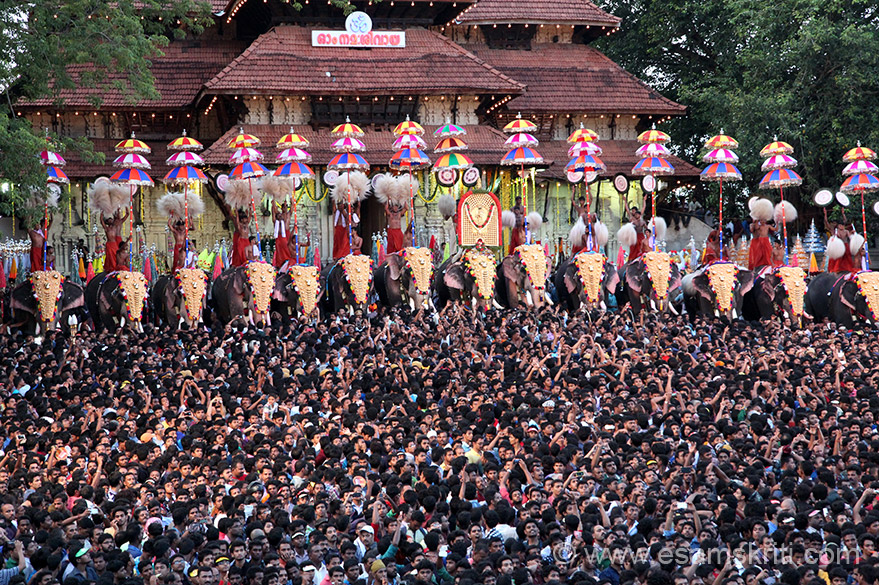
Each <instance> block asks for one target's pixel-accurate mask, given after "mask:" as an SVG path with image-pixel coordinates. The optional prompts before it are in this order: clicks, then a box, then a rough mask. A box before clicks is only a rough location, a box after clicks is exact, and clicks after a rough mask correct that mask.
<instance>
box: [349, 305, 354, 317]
mask: <svg viewBox="0 0 879 585" xmlns="http://www.w3.org/2000/svg"><path fill="white" fill-rule="evenodd" d="M348 314H349V315H351V316H352V317H353V316H354V307H353V306H351V305H348Z"/></svg>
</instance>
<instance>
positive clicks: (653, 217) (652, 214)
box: [650, 177, 656, 252]
mask: <svg viewBox="0 0 879 585" xmlns="http://www.w3.org/2000/svg"><path fill="white" fill-rule="evenodd" d="M650 219H651V220H653V224H652V227H651V228H650V231H651V232H652V233H653V238H652V239H653V242H652V243H653V251H654V252H655V251H656V177H653V190H652V191H651V192H650Z"/></svg>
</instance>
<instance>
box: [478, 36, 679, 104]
mask: <svg viewBox="0 0 879 585" xmlns="http://www.w3.org/2000/svg"><path fill="white" fill-rule="evenodd" d="M466 48H467V50H469V51H471V52H472V53H474V54H475V55H476V56H478V57H481V58H482V59H484V60H485V61H487V62H488V63H491V64H492V65H493V66H494V67H496V68H497V69H499V70H500V71H501V72H503V73H505V74H506V75H508V76H510V77H512V78H513V79H515V80H516V81H519V82H522V83H524V84H525V85H526V86H527V90H526V92H525V94H524V95H522V96H518V97H516V98H513V99H512V100H510V101H509V102H508V103H507V104H506V108H507V109H508V110H510V111H514V112H515V111H522V112H535V113H537V112H547V113H555V112H563V113H564V112H577V113H584V114H588V113H601V114H653V115H673V116H680V115H683V114H684V113H685V112H686V107H685V106H682V105H680V104H678V103H675V102H673V101H672V100H670V99H668V98H666V97H664V96H662V95H661V94H659V92H657V91H655V90H654V89H652V88H651V87H650V86H648V85H647V84H646V83H644V82H643V81H641V80H640V79H638V78H637V77H635V76H634V75H632V74H631V73H629V72H627V71H626V70H625V69H623V68H622V67H620V66H619V65H617V64H616V63H614V62H613V61H611V60H610V59H609V58H608V57H607V56H605V55H604V54H603V53H601V52H600V51H598V50H597V49H594V48H592V47H590V46H587V45H570V44H539V45H534V46H533V48H532V49H531V50H530V51H527V50H518V51H516V50H504V49H489V48H487V47H485V45H466Z"/></svg>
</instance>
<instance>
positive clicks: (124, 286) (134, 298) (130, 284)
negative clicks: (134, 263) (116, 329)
mask: <svg viewBox="0 0 879 585" xmlns="http://www.w3.org/2000/svg"><path fill="white" fill-rule="evenodd" d="M113 276H115V277H116V280H118V281H119V290H121V291H122V297H123V298H124V299H125V309H126V312H127V313H128V319H129V320H131V321H140V320H141V319H143V306H144V301H145V300H146V290H147V285H146V276H144V275H143V273H141V272H128V271H119V272H114V273H113Z"/></svg>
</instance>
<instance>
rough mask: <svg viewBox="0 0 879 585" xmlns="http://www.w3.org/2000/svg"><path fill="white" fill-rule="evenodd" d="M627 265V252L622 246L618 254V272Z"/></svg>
mask: <svg viewBox="0 0 879 585" xmlns="http://www.w3.org/2000/svg"><path fill="white" fill-rule="evenodd" d="M625 263H626V251H625V250H624V249H623V247H622V246H620V249H619V252H617V270H619V269H620V268H622V267H623V264H625Z"/></svg>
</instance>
